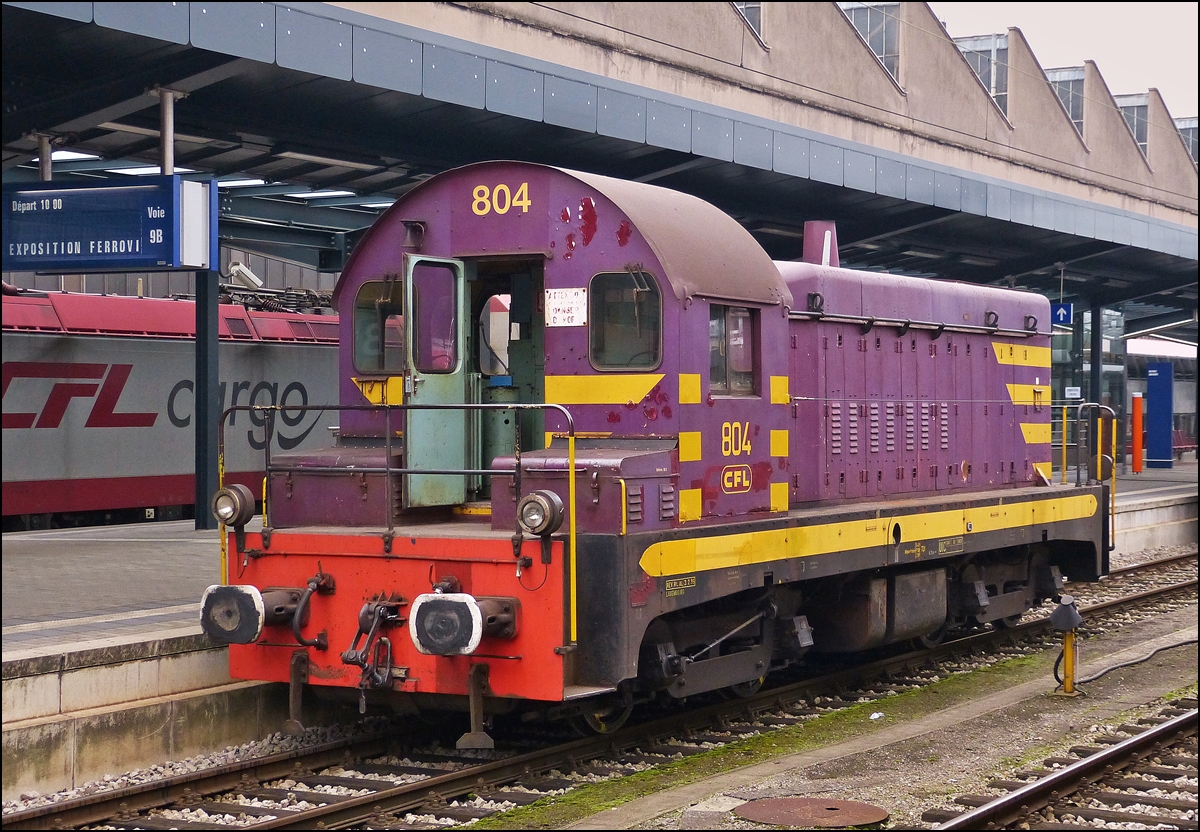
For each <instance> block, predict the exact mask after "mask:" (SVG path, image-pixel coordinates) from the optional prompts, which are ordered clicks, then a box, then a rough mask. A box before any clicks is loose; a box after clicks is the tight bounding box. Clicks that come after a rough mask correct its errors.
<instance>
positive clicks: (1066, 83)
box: [1046, 66, 1083, 136]
mask: <svg viewBox="0 0 1200 832" xmlns="http://www.w3.org/2000/svg"><path fill="white" fill-rule="evenodd" d="M1046 77H1047V78H1049V79H1050V86H1052V87H1054V91H1055V92H1056V93H1057V94H1058V100H1059V101H1061V102H1062V105H1063V106H1064V107H1065V108H1066V109H1067V114H1068V115H1069V116H1070V117H1071V123H1072V124H1074V125H1075V129H1076V130H1077V131H1078V132H1079V135H1081V136H1082V135H1083V67H1081V66H1071V67H1066V68H1064V69H1048V70H1046Z"/></svg>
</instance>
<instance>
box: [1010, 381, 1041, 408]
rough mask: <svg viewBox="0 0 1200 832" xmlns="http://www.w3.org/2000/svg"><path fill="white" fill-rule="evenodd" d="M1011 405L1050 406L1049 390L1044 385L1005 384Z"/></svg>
mask: <svg viewBox="0 0 1200 832" xmlns="http://www.w3.org/2000/svg"><path fill="white" fill-rule="evenodd" d="M1004 386H1005V387H1007V388H1008V397H1009V398H1010V399H1012V403H1013V404H1032V405H1043V406H1045V407H1049V406H1050V388H1049V387H1048V386H1046V385H1044V384H1006V385H1004Z"/></svg>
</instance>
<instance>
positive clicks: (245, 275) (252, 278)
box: [229, 260, 263, 289]
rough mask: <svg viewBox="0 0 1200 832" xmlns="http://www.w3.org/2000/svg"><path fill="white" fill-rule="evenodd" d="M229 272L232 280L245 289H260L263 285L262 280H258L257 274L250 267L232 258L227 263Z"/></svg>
mask: <svg viewBox="0 0 1200 832" xmlns="http://www.w3.org/2000/svg"><path fill="white" fill-rule="evenodd" d="M229 273H230V274H231V275H233V278H234V280H236V281H237V282H238V283H240V284H242V285H243V286H245V287H246V288H247V289H261V288H262V287H263V282H262V281H261V280H259V278H258V275H256V274H255V273H254V272H252V271H250V267H249V266H247V265H246V264H245V263H241V262H239V261H237V260H234V261H233V262H232V263H230V264H229Z"/></svg>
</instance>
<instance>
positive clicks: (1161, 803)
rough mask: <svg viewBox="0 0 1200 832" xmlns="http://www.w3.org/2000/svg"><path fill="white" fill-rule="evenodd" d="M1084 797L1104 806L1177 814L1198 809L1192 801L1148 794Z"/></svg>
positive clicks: (1147, 786)
mask: <svg viewBox="0 0 1200 832" xmlns="http://www.w3.org/2000/svg"><path fill="white" fill-rule="evenodd" d="M1130 788H1135V789H1153V788H1157V787H1156V786H1154V785H1150V784H1147V783H1144V782H1143V783H1142V785H1140V786H1131V787H1130ZM1084 796H1085V797H1088V798H1090V799H1092V800H1098V801H1100V802H1101V803H1103V804H1105V805H1106V806H1153V807H1154V808H1156V809H1175V810H1176V811H1179V812H1194V811H1196V809H1197V808H1198V807H1197V804H1196V801H1194V800H1177V799H1175V798H1171V797H1155V796H1153V795H1148V794H1123V793H1121V792H1094V793H1093V792H1089V793H1088V794H1086V795H1084Z"/></svg>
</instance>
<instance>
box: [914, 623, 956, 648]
mask: <svg viewBox="0 0 1200 832" xmlns="http://www.w3.org/2000/svg"><path fill="white" fill-rule="evenodd" d="M947 629H948V627H947V625H945V624H943V625H942V626H940V627H938V628H937V629H936V630H934V631H933V632H930V633H926V634H925V635H923V636H917V637H916V638H914V639H913V640H912V646H913V647H915V648H916V649H917V650H932V649H933V648H934V647H937V646H938V645H939V644H941V643H942V642H943V641H945V640H946V630H947Z"/></svg>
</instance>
